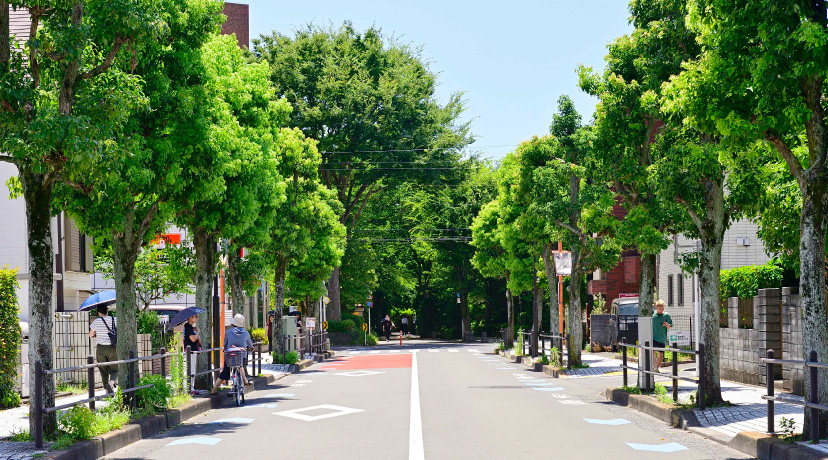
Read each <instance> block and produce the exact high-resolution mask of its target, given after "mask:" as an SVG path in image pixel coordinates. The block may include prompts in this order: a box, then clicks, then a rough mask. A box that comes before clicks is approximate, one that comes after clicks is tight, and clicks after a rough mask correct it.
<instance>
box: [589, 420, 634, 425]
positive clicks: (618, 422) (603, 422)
mask: <svg viewBox="0 0 828 460" xmlns="http://www.w3.org/2000/svg"><path fill="white" fill-rule="evenodd" d="M584 421H585V422H587V423H592V424H593V425H611V426H616V425H627V424H629V423H632V422H631V421H629V420H627V419H623V418H614V419H610V420H601V419H597V418H585V419H584Z"/></svg>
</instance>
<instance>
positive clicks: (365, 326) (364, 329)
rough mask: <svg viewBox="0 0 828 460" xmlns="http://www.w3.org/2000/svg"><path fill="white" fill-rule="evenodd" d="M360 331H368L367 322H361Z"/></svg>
mask: <svg viewBox="0 0 828 460" xmlns="http://www.w3.org/2000/svg"><path fill="white" fill-rule="evenodd" d="M362 332H368V323H362Z"/></svg>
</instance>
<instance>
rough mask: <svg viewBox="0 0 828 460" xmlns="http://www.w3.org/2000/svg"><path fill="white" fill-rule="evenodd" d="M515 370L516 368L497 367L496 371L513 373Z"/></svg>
mask: <svg viewBox="0 0 828 460" xmlns="http://www.w3.org/2000/svg"><path fill="white" fill-rule="evenodd" d="M514 369H515V368H514V367H496V368H495V370H498V371H512V370H514Z"/></svg>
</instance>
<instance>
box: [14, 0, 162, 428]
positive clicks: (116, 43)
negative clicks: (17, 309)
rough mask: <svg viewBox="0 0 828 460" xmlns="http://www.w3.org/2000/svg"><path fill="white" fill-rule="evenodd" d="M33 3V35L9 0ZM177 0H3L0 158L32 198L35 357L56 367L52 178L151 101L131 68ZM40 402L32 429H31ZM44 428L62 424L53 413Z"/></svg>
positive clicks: (68, 174)
mask: <svg viewBox="0 0 828 460" xmlns="http://www.w3.org/2000/svg"><path fill="white" fill-rule="evenodd" d="M10 6H11V7H12V8H16V9H17V10H26V11H28V13H29V23H30V27H29V30H31V31H34V34H33V36H31V37H30V38H29V40H28V41H26V42H25V43H23V42H22V40H19V39H17V38H16V37H13V36H11V35H10V28H9V14H8V7H10ZM175 9H176V8H175V6H174V5H172V4H171V2H155V1H150V0H130V1H121V2H106V1H96V0H92V1H83V0H77V1H73V2H42V1H39V0H38V1H34V0H32V1H29V0H13V1H11V2H9V1H3V2H2V4H0V125H2V126H3V130H2V135H0V152H3V153H2V154H0V161H6V162H10V163H13V164H14V165H16V166H17V168H18V171H19V178H20V184H21V191H22V195H23V198H24V200H25V203H26V216H27V240H28V257H29V270H30V278H29V312H30V316H29V318H30V342H29V360H30V362H32V363H35V362H40V363H41V364H42V365H43V368H44V369H51V368H52V364H53V363H52V356H53V355H52V335H53V331H52V329H53V328H52V318H51V313H50V307H51V303H52V290H53V287H52V285H53V279H52V278H53V276H52V274H53V252H52V243H51V242H52V236H51V230H50V217H51V211H52V204H53V203H52V198H53V192H54V187H55V185H56V184H58V183H62V182H67V183H70V184H72V185H73V186H76V187H77V186H80V184H78V183H77V180H78V179H79V178H80V176H82V175H84V174H87V173H88V172H89V168H88V166H89V165H90V163H91V162H93V161H94V160H95V159H96V158H98V157H99V156H101V155H109V154H111V153H112V144H111V141H112V140H114V139H115V138H117V137H118V133H119V132H120V130H121V129H122V127H123V125H124V123H125V122H126V121H127V119H128V117H129V115H130V114H131V113H132V112H133V111H134V110H137V109H139V108H140V107H143V106H144V105H145V104H146V98H144V97H143V96H142V94H141V84H140V79H139V78H137V76H135V75H133V74H132V72H131V69H132V68H135V66H136V65H137V64H138V63H140V62H143V61H144V60H145V59H146V58H147V56H148V54H151V51H149V49H148V48H151V47H152V46H154V45H155V44H156V43H158V42H161V41H164V40H166V39H167V38H168V37H169V34H168V28H169V22H168V20H169V19H170V18H171V17H172V16H174V14H171V13H170V11H175ZM29 377H30V381H34V366H31V367H30V375H29ZM45 380H46V381H45V384H44V396H43V399H44V403H45V404H46V405H53V403H54V379H52V378H47V379H45ZM34 410H35V408H34V406H32V407H31V408H30V417H29V420H30V422H29V423H30V431H31V432H34V429H35V428H34V425H33V424H34V420H35V417H34V413H33V411H34ZM43 428H44V431H45V433H46V434H51V433H53V432H54V430H55V429H56V420H55V415H54V413H50V414H47V415H46V417H45V418H44V427H43Z"/></svg>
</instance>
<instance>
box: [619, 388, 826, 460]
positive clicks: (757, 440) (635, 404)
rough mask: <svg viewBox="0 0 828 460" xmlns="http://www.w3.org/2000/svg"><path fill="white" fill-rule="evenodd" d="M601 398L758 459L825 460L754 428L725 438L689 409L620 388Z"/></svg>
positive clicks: (812, 451)
mask: <svg viewBox="0 0 828 460" xmlns="http://www.w3.org/2000/svg"><path fill="white" fill-rule="evenodd" d="M604 397H605V398H607V399H608V400H610V401H613V402H615V403H617V404H619V405H622V406H627V407H630V408H632V409H635V410H637V411H638V412H641V413H644V414H647V415H649V416H651V417H655V418H657V419H659V420H662V421H664V422H666V423H667V424H669V425H670V426H673V427H676V428H681V429H683V430H687V431H690V432H691V433H695V434H697V435H699V436H701V437H703V438H706V439H710V440H712V441H716V442H717V443H719V444H723V445H725V446H728V447H730V448H731V449H735V450H738V451H740V452H743V453H745V454H748V455H750V456H752V457H756V458H759V459H760V460H825V459H828V455H826V454H824V453H822V452H820V451H818V450H815V449H812V448H810V447H808V446H804V445H801V444H792V443H787V442H785V441H783V440H781V439H779V438H776V437H773V436H768V435H767V434H765V433H759V432H756V431H741V432H739V433H737V434H736V436H734V437H732V438H731V437H728V436H726V435H725V434H724V433H720V432H718V431H716V430H713V429H710V428H706V427H703V426H701V424H699V421H698V419H697V418H696V414H695V412H694V411H693V410H684V409H677V408H675V407H672V406H670V405H668V404H664V403H661V402H659V401H657V400H656V399H655V398H651V397H649V396H644V395H634V394H630V393H627V392H626V391H624V390H622V389H620V388H607V389H605V390H604Z"/></svg>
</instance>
